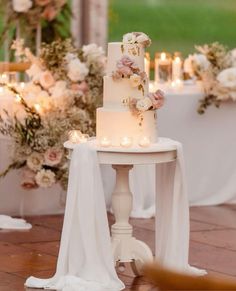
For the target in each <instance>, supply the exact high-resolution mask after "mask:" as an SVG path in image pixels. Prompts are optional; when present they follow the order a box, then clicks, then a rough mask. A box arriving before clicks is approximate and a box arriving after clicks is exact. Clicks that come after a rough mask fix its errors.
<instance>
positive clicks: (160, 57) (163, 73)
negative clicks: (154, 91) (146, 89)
mask: <svg viewBox="0 0 236 291" xmlns="http://www.w3.org/2000/svg"><path fill="white" fill-rule="evenodd" d="M171 62H172V60H171V55H170V54H169V53H165V52H162V53H156V54H155V82H157V83H166V82H170V81H171V69H172V68H171Z"/></svg>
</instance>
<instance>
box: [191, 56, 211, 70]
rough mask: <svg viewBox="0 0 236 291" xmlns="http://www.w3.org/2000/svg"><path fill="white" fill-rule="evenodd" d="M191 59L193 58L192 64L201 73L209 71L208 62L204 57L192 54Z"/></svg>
mask: <svg viewBox="0 0 236 291" xmlns="http://www.w3.org/2000/svg"><path fill="white" fill-rule="evenodd" d="M192 57H193V62H194V63H195V64H196V66H197V67H198V68H199V69H200V70H201V71H206V70H208V69H209V66H210V62H209V61H208V59H207V57H206V56H205V55H202V54H194V55H193V56H192Z"/></svg>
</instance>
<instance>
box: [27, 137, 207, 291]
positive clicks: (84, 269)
mask: <svg viewBox="0 0 236 291" xmlns="http://www.w3.org/2000/svg"><path fill="white" fill-rule="evenodd" d="M170 146H172V147H173V146H175V148H176V149H177V160H176V161H175V162H170V163H164V164H161V165H157V170H156V183H157V185H158V187H157V188H159V191H158V193H157V223H156V225H157V226H156V257H157V260H158V261H159V263H162V264H163V265H164V266H167V267H169V268H171V269H174V270H177V271H186V272H191V273H194V274H196V275H202V274H205V271H203V270H198V269H196V268H193V267H190V266H189V264H188V250H189V205H188V196H187V190H186V181H185V172H184V161H183V150H182V145H181V144H179V143H178V142H175V141H172V140H169V139H163V140H162V147H163V148H166V150H168V148H170ZM104 182H106V181H104ZM26 286H27V287H36V288H52V289H53V288H54V289H56V290H63V291H66V290H76V291H80V290H81V291H85V290H86V291H91V290H93V291H97V290H99V291H102V290H103V291H105V290H111V291H115V290H122V289H123V288H124V285H123V283H122V282H121V281H120V280H119V279H118V277H117V275H116V272H115V268H114V262H113V258H112V251H111V243H110V237H109V227H108V222H107V216H106V206H105V199H104V192H103V183H102V178H101V171H100V167H99V161H98V157H97V153H96V150H95V148H94V147H92V146H90V144H89V143H87V144H82V145H79V146H76V147H75V149H74V151H73V154H72V160H71V165H70V177H69V186H68V197H67V202H66V211H65V218H64V225H63V231H62V237H61V246H60V251H59V257H58V263H57V270H56V274H55V276H54V277H53V278H51V279H37V278H34V277H30V278H29V279H27V281H26ZM68 288H71V289H68ZM73 288H75V289H73Z"/></svg>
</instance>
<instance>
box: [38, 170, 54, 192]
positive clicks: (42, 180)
mask: <svg viewBox="0 0 236 291" xmlns="http://www.w3.org/2000/svg"><path fill="white" fill-rule="evenodd" d="M35 180H36V182H37V184H38V185H39V186H40V187H42V188H48V187H51V186H52V185H53V184H55V182H56V175H55V174H54V173H53V172H52V171H51V170H45V169H42V170H41V171H39V172H38V173H37V174H36V176H35Z"/></svg>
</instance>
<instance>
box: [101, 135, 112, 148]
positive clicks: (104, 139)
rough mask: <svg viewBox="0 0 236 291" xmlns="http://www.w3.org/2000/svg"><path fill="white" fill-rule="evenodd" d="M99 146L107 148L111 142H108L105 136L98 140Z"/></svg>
mask: <svg viewBox="0 0 236 291" xmlns="http://www.w3.org/2000/svg"><path fill="white" fill-rule="evenodd" d="M100 145H101V146H102V147H109V146H110V145H111V141H110V139H109V138H108V137H107V136H103V137H102V138H101V139H100Z"/></svg>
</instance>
